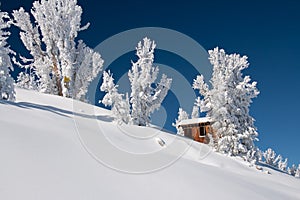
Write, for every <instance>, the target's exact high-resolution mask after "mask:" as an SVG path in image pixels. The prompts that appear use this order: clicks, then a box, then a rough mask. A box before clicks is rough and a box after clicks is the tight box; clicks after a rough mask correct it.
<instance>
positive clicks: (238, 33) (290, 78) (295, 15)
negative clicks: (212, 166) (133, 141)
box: [1, 0, 300, 164]
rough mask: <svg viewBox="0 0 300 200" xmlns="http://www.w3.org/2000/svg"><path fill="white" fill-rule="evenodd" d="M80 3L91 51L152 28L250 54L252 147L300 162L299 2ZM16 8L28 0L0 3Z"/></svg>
mask: <svg viewBox="0 0 300 200" xmlns="http://www.w3.org/2000/svg"><path fill="white" fill-rule="evenodd" d="M78 4H79V5H81V6H82V7H83V19H82V21H83V24H85V23H86V22H91V26H90V28H89V29H88V30H86V31H84V32H81V33H80V34H79V38H80V39H83V40H84V41H85V43H87V44H88V45H89V46H90V47H95V46H96V45H98V44H99V43H100V42H102V41H103V40H105V39H107V38H108V37H110V36H112V35H114V34H117V33H119V32H122V31H125V30H128V29H132V28H138V27H149V26H151V27H164V28H169V29H174V30H176V31H179V32H182V33H184V34H186V35H188V36H190V37H191V38H193V39H194V40H196V41H197V42H198V43H199V44H201V45H202V46H203V47H204V48H205V49H207V50H209V49H212V48H214V47H216V46H219V47H222V48H224V49H225V50H226V52H228V53H234V52H237V53H240V54H243V55H247V56H248V57H249V62H250V67H249V69H247V70H246V71H245V72H244V74H249V75H250V76H251V78H252V79H253V80H255V81H257V82H258V88H259V90H260V92H261V94H260V95H259V97H258V98H257V99H255V100H254V103H253V104H252V106H251V114H252V116H253V117H254V118H255V119H256V126H257V127H258V132H259V139H260V142H258V143H257V145H258V146H259V147H260V148H261V149H266V148H267V147H271V148H273V149H274V150H275V151H276V152H278V153H280V154H282V155H283V156H284V157H288V158H289V163H290V164H291V163H300V156H299V152H300V151H299V141H300V132H299V124H298V123H299V121H300V117H299V113H300V106H299V97H300V93H299V92H300V79H299V78H298V76H299V74H300V64H299V56H300V53H299V46H300V12H299V9H300V1H298V0H285V1H273V0H269V1H266V0H265V1H258V0H254V1H240V0H235V1H231V0H223V1H222V0H211V1H208V0H206V1H201V0H200V1H188V0H186V1H176V0H175V1H174V0H173V1H157V0H153V1H144V0H131V1H126V0H124V1H113V0H111V1H101V3H100V1H91V0H87V1H84V0H79V2H78ZM20 6H23V7H25V9H26V10H27V11H28V10H29V8H30V7H31V6H32V1H28V0H10V1H6V2H5V1H2V6H1V9H2V10H3V11H8V12H10V11H11V10H13V9H17V8H19V7H20ZM16 36H17V32H16V31H13V35H12V37H11V39H10V44H11V46H12V48H13V49H14V50H20V51H21V49H22V46H21V43H20V41H19V40H18V39H17V37H16ZM133 55H134V53H133V54H128V55H127V57H126V56H125V57H123V56H122V57H123V58H120V59H119V60H117V61H116V63H115V64H116V65H117V64H118V65H120V64H123V65H127V64H128V65H129V64H130V63H129V61H130V60H128V59H127V58H130V59H134V57H132V56H133ZM125 58H126V59H125ZM104 59H105V58H104ZM161 59H162V60H163V59H164V58H161ZM174 59H175V58H174ZM129 67H130V66H128V68H129ZM114 73H115V74H116V73H118V72H114ZM185 73H186V74H185V76H186V78H187V77H188V76H190V79H191V80H192V79H193V78H194V77H195V74H194V71H192V70H191V71H190V72H189V71H188V70H185ZM177 109H178V108H177V107H174V112H173V113H176V112H177ZM175 117H176V116H174V118H175ZM169 123H171V122H169Z"/></svg>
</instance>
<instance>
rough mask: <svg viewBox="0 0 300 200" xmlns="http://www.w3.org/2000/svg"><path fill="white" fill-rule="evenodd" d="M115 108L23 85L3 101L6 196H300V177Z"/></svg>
mask: <svg viewBox="0 0 300 200" xmlns="http://www.w3.org/2000/svg"><path fill="white" fill-rule="evenodd" d="M73 112H74V113H73ZM110 114H111V113H110V111H108V110H105V109H101V108H97V107H93V106H91V105H88V104H84V103H80V102H77V101H75V102H73V100H71V99H65V98H61V97H58V96H51V95H45V94H38V93H35V92H31V91H26V90H21V89H17V102H16V103H11V102H6V101H0V158H1V162H0V199H1V200H2V199H3V200H20V199H22V200H33V199H37V200H40V199H42V200H54V199H55V200H69V199H70V200H77V199H78V200H83V199H84V200H92V199H95V200H96V199H97V200H98V199H143V200H146V199H172V200H175V199H181V200H182V199H202V198H206V199H222V200H225V199H230V200H232V199H251V200H252V199H255V200H262V199H272V200H274V199H278V200H279V199H280V200H282V199H299V200H300V179H297V178H294V177H291V176H289V175H287V174H284V173H281V172H278V171H275V170H272V169H269V168H264V169H263V170H262V171H259V170H257V169H256V168H255V167H249V164H247V163H246V162H244V161H242V160H240V159H238V158H230V157H227V156H224V155H220V154H218V153H215V152H211V151H210V149H209V147H208V146H206V145H203V144H200V143H196V142H193V141H191V140H189V139H185V138H181V137H178V136H174V135H171V134H168V133H164V132H160V131H158V130H157V129H156V128H145V127H136V126H118V125H116V124H115V123H114V122H112V118H111V116H110ZM160 139H161V140H160ZM158 141H163V142H165V145H163V146H161V145H160V144H159V143H158ZM108 144H110V146H109V145H108ZM118 152H119V153H120V154H118ZM152 155H155V156H153V157H151V156H152ZM267 171H269V172H270V174H267V173H266V172H267ZM143 172H148V173H143Z"/></svg>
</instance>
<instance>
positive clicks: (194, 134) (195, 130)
mask: <svg viewBox="0 0 300 200" xmlns="http://www.w3.org/2000/svg"><path fill="white" fill-rule="evenodd" d="M181 127H182V129H183V132H184V136H185V137H188V138H191V139H193V140H196V141H198V142H201V143H205V144H208V143H209V142H210V139H209V137H208V134H211V135H212V137H213V138H215V134H214V132H213V129H212V127H211V123H210V122H205V123H196V124H186V125H181Z"/></svg>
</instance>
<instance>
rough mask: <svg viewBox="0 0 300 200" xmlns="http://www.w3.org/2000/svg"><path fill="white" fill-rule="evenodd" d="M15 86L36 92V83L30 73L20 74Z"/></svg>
mask: <svg viewBox="0 0 300 200" xmlns="http://www.w3.org/2000/svg"><path fill="white" fill-rule="evenodd" d="M17 86H18V87H19V88H23V89H29V90H37V87H38V85H37V82H36V81H35V77H34V75H33V74H32V73H30V72H20V73H19V75H18V77H17Z"/></svg>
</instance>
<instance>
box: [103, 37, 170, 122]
mask: <svg viewBox="0 0 300 200" xmlns="http://www.w3.org/2000/svg"><path fill="white" fill-rule="evenodd" d="M155 46H156V45H155V43H154V41H151V40H150V39H148V38H144V39H143V42H139V43H138V46H137V48H136V55H137V56H138V58H139V59H138V61H137V62H132V68H131V70H130V71H129V72H128V77H129V81H130V83H131V94H130V122H131V123H133V124H135V125H139V126H146V125H148V124H149V123H150V115H151V113H153V112H154V111H155V109H158V108H159V107H160V105H161V103H162V101H163V100H164V98H165V97H166V95H167V93H168V90H169V89H170V87H171V82H172V79H170V78H167V76H166V75H165V74H163V75H162V78H161V80H160V81H159V82H158V83H155V81H156V79H157V76H158V72H159V69H158V67H153V61H154V49H155ZM104 75H105V76H107V78H105V79H103V84H102V86H101V88H100V89H101V90H102V91H105V92H107V95H106V96H105V97H104V99H103V100H102V102H103V103H104V104H105V102H106V101H107V100H106V99H105V98H111V97H113V96H118V98H112V101H113V102H122V101H119V100H116V99H119V97H120V96H119V95H120V94H118V93H116V92H112V91H113V90H116V86H115V85H114V84H113V83H112V84H110V85H111V87H110V88H108V87H107V84H106V83H105V82H106V81H105V80H109V82H112V80H113V79H112V77H111V76H110V75H109V74H104ZM108 77H110V78H108ZM112 94H114V95H112ZM126 96H127V95H126ZM121 97H122V95H121ZM125 102H127V101H126V100H125ZM112 104H113V103H112ZM126 104H127V103H126ZM107 105H109V104H107ZM124 106H126V105H125V104H124ZM123 121H124V120H123Z"/></svg>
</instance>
